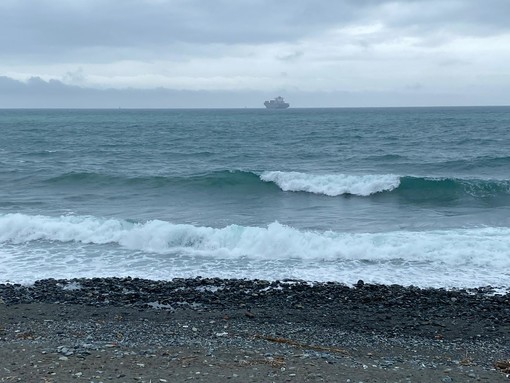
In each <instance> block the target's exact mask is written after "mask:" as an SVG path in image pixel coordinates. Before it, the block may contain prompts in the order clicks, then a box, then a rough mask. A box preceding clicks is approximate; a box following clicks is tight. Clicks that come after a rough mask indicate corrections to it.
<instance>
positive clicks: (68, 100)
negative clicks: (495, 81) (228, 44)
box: [0, 76, 510, 108]
mask: <svg viewBox="0 0 510 383" xmlns="http://www.w3.org/2000/svg"><path fill="white" fill-rule="evenodd" d="M423 88H424V87H423V86H422V84H411V85H408V86H406V87H405V88H404V89H402V90H400V91H393V92H370V91H359V92H349V91H335V92H309V91H299V90H284V89H282V90H281V91H280V92H279V94H281V95H283V96H285V97H286V99H287V100H288V101H290V102H291V103H292V107H385V106H390V107H394V106H402V105H404V106H440V105H443V106H445V105H446V106H448V105H450V106H463V105H466V106H469V105H502V104H504V103H501V102H499V101H498V100H500V99H502V97H504V95H502V94H493V93H490V94H489V93H483V94H459V93H448V92H447V93H437V92H436V93H434V92H425V91H424V89H423ZM275 95H276V94H275ZM265 98H267V93H266V92H256V91H189V90H172V89H164V88H156V89H146V90H141V89H103V90H99V89H92V88H84V87H78V86H70V85H65V84H63V83H61V82H60V81H56V80H51V81H44V80H42V79H40V78H37V77H33V78H30V79H29V80H28V81H27V82H20V81H16V80H13V79H10V78H8V77H5V76H0V104H1V105H2V106H3V107H4V108H119V107H121V108H243V107H248V108H263V106H262V103H263V100H264V99H265ZM431 100H433V101H431ZM509 103H510V98H508V95H506V104H509Z"/></svg>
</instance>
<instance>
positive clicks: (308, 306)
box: [0, 277, 510, 383]
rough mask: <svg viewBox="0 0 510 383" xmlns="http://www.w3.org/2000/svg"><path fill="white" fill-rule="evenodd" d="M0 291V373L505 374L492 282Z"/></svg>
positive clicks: (501, 312) (325, 377)
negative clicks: (469, 284) (439, 286)
mask: <svg viewBox="0 0 510 383" xmlns="http://www.w3.org/2000/svg"><path fill="white" fill-rule="evenodd" d="M0 293H1V297H2V303H1V304H0V344H1V347H0V382H16V381H18V382H41V381H43V382H67V381H72V382H74V381H76V382H95V383H98V382H108V381H112V382H137V381H138V382H185V381H208V382H224V381H225V380H229V381H238V382H356V383H358V382H364V383H367V382H475V381H487V382H504V381H508V377H507V374H506V373H505V371H503V369H504V366H505V365H504V364H502V363H501V362H504V361H506V360H508V359H509V358H510V347H509V346H508V345H509V339H510V315H509V313H510V304H509V302H510V297H509V296H508V295H501V294H497V292H496V291H494V290H493V289H491V288H490V287H485V288H478V289H459V290H445V289H420V288H417V287H412V286H411V287H402V286H399V285H391V286H390V285H375V284H368V283H363V281H361V280H360V281H359V282H358V283H357V284H355V285H353V286H347V285H345V284H341V283H311V282H304V281H299V280H282V281H272V282H270V281H264V280H241V279H240V280H236V279H218V278H200V277H199V278H193V279H174V280H171V281H153V280H147V279H137V278H93V279H73V280H54V279H47V280H41V281H37V282H36V283H34V284H33V285H19V284H2V285H0ZM498 363H499V364H498Z"/></svg>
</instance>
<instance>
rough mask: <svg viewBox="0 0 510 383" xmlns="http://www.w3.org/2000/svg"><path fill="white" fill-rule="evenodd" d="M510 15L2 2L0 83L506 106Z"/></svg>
mask: <svg viewBox="0 0 510 383" xmlns="http://www.w3.org/2000/svg"><path fill="white" fill-rule="evenodd" d="M508 14H510V1H508V0H488V1H486V2H482V1H480V0H324V1H316V0H299V1H296V0H278V1H275V0H73V1H67V0H3V1H1V2H0V17H1V22H0V76H2V75H3V76H4V77H3V78H2V79H1V85H2V88H1V89H0V90H1V91H2V92H4V94H5V92H7V94H8V93H9V92H13V93H15V92H18V93H19V92H21V93H23V92H25V91H26V90H27V89H30V90H31V91H32V92H33V93H34V94H40V95H41V96H40V97H43V96H42V94H43V93H46V94H49V95H54V96H55V98H54V100H55V103H56V100H57V99H59V98H58V97H57V96H58V95H59V94H66V95H68V96H69V98H68V99H65V98H62V97H61V98H60V99H59V100H60V102H61V103H62V105H64V104H65V105H69V103H71V102H74V101H76V100H78V99H80V100H81V101H82V102H85V100H86V97H85V95H88V96H90V97H94V98H96V99H97V100H102V102H104V103H105V104H104V105H105V106H106V105H109V106H110V107H114V106H115V105H114V104H115V102H113V103H112V102H110V101H109V99H112V98H113V99H114V98H115V97H119V98H122V99H123V100H132V99H133V98H134V97H135V95H137V96H138V97H141V96H143V97H145V98H146V99H147V100H149V99H151V100H152V103H150V102H147V103H145V101H143V102H142V101H140V102H141V103H144V105H145V104H147V105H149V104H151V105H155V104H157V105H160V106H162V107H164V106H165V105H167V102H166V101H167V100H174V101H172V102H170V104H171V106H172V105H174V104H175V103H177V104H178V103H179V100H188V101H187V102H189V103H190V104H189V105H194V104H193V102H192V101H193V100H195V101H197V100H201V101H200V102H198V101H197V103H196V105H197V106H215V107H216V106H219V105H220V104H221V103H222V102H223V101H226V100H229V102H230V103H231V104H229V105H232V106H234V105H236V106H242V105H251V106H258V105H259V101H260V98H263V95H262V93H263V92H264V91H265V92H266V93H271V94H270V95H268V96H274V94H272V93H277V92H279V90H282V89H287V90H289V91H290V90H292V92H295V93H294V94H293V96H295V97H297V99H300V97H302V96H304V95H309V96H310V95H313V97H314V101H313V102H312V101H309V102H308V104H306V103H303V104H302V106H305V104H306V105H312V104H313V103H314V102H315V101H316V100H322V102H324V103H328V102H329V100H330V99H329V98H328V97H325V96H324V97H323V96H321V95H324V94H326V93H327V92H334V94H335V95H337V96H338V97H339V98H338V99H339V100H340V99H341V100H342V103H344V104H345V103H347V104H349V103H350V102H351V100H357V102H358V103H360V104H363V105H365V104H367V103H366V102H365V101H366V100H372V101H371V102H369V103H368V104H374V103H375V104H378V103H381V102H382V104H385V103H386V102H389V101H387V100H390V99H391V96H389V95H393V97H394V98H393V100H401V101H402V102H405V103H410V104H412V105H416V104H419V103H420V102H421V101H420V102H418V101H417V100H418V98H420V97H421V99H425V98H426V95H427V94H428V95H429V96H430V97H431V98H430V100H429V103H435V102H436V100H443V101H444V102H447V98H445V97H446V96H444V97H443V96H438V95H449V96H448V97H453V96H452V95H457V96H458V97H459V98H458V100H459V102H458V103H459V104H463V103H464V102H467V101H466V100H468V99H470V100H472V101H473V103H475V104H476V103H477V102H475V101H476V99H474V98H470V97H471V96H463V95H466V94H467V95H471V94H474V95H476V94H478V95H480V96H479V98H478V99H479V102H478V103H486V102H487V100H489V99H491V100H493V103H501V102H508V97H506V96H505V92H503V90H504V89H508V87H509V86H510V69H509V68H507V65H506V63H507V62H508V61H509V60H510V52H509V51H508V49H507V48H506V47H507V46H508V45H509V44H510V23H508V21H507V15H508ZM13 79H16V80H22V82H17V81H15V80H13ZM43 79H44V80H43ZM23 81H26V82H23ZM416 84H419V86H416ZM96 88H97V89H96ZM114 88H115V89H114ZM135 88H139V89H148V90H147V91H136V90H135ZM154 88H158V89H157V90H156V89H154ZM163 88H165V89H163ZM9 89H11V90H9ZM99 89H102V90H99ZM150 89H153V90H152V92H153V93H151V91H150ZM171 89H178V90H175V91H173V90H171ZM431 89H434V92H435V93H434V95H431V93H430V90H431ZM180 90H182V91H183V92H190V93H189V94H188V93H179V92H180ZM199 90H200V91H204V92H203V93H202V95H203V98H201V97H202V96H199V95H198V94H199V93H200V92H198V93H197V92H195V91H199ZM427 90H429V92H428V93H427ZM411 91H412V92H413V93H412V97H414V98H413V99H409V98H406V97H403V96H402V94H407V93H408V92H411ZM94 92H96V93H94ZM144 92H146V93H144ZM172 92H177V93H175V94H174V93H172ZM211 92H213V93H214V92H219V93H215V95H216V96H219V95H221V96H222V97H223V99H219V98H217V102H216V101H211V100H209V98H208V97H210V95H211V94H212V93H211ZM156 94H157V95H158V97H161V98H162V99H163V100H164V102H163V103H161V104H160V103H158V101H157V100H156V96H155V95H156ZM231 94H236V95H237V96H239V97H238V98H237V99H236V97H230V95H231ZM360 94H363V95H364V96H365V99H363V98H361V97H359V95H360ZM382 94H384V95H385V97H386V99H383V98H380V97H379V96H380V95H382ZM485 94H488V95H495V96H497V97H499V98H497V97H496V98H495V97H492V96H488V98H487V97H485V96H484V95H485ZM176 95H178V96H179V97H180V98H179V97H177V96H176ZM248 95H253V97H252V96H248ZM342 95H343V96H342ZM345 95H349V97H350V98H349V97H344V96H345ZM25 96H26V99H27V100H28V99H30V100H35V98H34V97H32V95H31V94H30V93H29V92H26V93H25ZM174 96H175V98H172V97H174ZM241 96H242V97H241ZM2 97H4V98H3V100H4V102H7V104H6V105H11V104H12V103H9V97H8V95H7V96H2ZM251 97H252V98H251ZM264 97H265V96H264ZM310 97H311V96H310ZM424 97H425V98H424ZM257 100H258V101H257ZM378 100H379V101H378ZM413 100H414V101H413ZM18 101H19V103H20V105H21V104H23V105H26V103H25V102H23V100H22V99H21V98H20V99H19V100H18ZM34 102H35V101H34ZM342 103H340V104H342ZM448 103H449V104H456V102H453V101H451V102H450V101H448ZM89 104H90V103H89ZM89 104H87V105H89ZM223 104H225V103H224V102H223ZM332 104H334V105H337V103H332ZM332 104H331V103H330V104H328V105H329V106H334V105H332ZM55 105H56V104H55ZM73 105H77V104H76V103H74V104H73ZM129 105H134V104H133V103H131V101H129ZM179 105H180V104H179ZM77 106H78V105H77ZM225 106H228V105H226V104H225Z"/></svg>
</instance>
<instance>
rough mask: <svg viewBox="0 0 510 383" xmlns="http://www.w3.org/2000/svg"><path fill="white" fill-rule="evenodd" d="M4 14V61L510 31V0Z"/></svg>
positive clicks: (65, 6)
mask: <svg viewBox="0 0 510 383" xmlns="http://www.w3.org/2000/svg"><path fill="white" fill-rule="evenodd" d="M0 12H1V13H2V23H0V36H2V37H0V38H1V42H2V52H1V53H0V54H1V55H2V56H7V55H12V54H19V53H24V54H26V55H29V56H34V55H45V54H51V55H53V54H66V53H68V52H70V51H75V50H81V49H92V48H97V47H106V48H119V49H122V48H124V49H126V48H137V49H147V50H153V49H157V48H161V47H164V46H168V45H171V44H175V43H178V42H182V43H193V44H210V43H222V44H261V43H270V42H282V41H296V40H298V39H300V38H303V37H305V36H308V35H310V34H314V33H318V32H320V31H323V30H327V29H328V28H331V27H338V26H345V25H349V24H355V23H359V22H361V23H371V22H382V23H384V24H386V25H388V26H390V27H393V28H414V29H417V30H420V31H421V32H422V33H431V32H434V31H436V30H440V31H458V32H459V33H460V32H462V33H489V32H492V33H497V32H501V31H503V30H504V31H508V30H509V29H510V23H508V15H509V14H510V2H509V1H507V0H491V1H490V2H489V3H487V2H482V1H479V0H471V1H470V0H463V1H459V0H414V1H412V0H411V1H409V0H407V1H390V0H380V1H375V0H373V1H371V0H357V1H356V0H324V1H315V0H301V1H295V0H279V1H274V0H260V1H253V0H186V1H184V0H168V1H147V0H146V1H143V0H103V1H97V0H93V1H86V0H73V1H62V0H32V1H30V0H20V1H7V2H5V3H4V4H2V5H0Z"/></svg>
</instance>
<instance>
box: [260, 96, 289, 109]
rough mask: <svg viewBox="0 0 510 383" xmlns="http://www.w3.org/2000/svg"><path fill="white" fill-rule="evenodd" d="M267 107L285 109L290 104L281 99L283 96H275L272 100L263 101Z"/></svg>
mask: <svg viewBox="0 0 510 383" xmlns="http://www.w3.org/2000/svg"><path fill="white" fill-rule="evenodd" d="M264 105H265V106H266V108H267V109H287V108H288V107H289V106H290V104H289V103H287V102H285V101H284V100H283V97H280V96H278V97H276V98H274V99H273V100H269V101H264Z"/></svg>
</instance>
